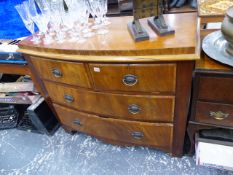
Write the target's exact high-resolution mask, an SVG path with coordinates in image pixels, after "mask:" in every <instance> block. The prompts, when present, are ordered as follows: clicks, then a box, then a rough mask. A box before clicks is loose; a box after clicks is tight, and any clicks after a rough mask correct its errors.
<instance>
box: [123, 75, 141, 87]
mask: <svg viewBox="0 0 233 175" xmlns="http://www.w3.org/2000/svg"><path fill="white" fill-rule="evenodd" d="M122 81H123V83H124V85H126V86H134V85H135V84H137V82H138V78H137V76H136V75H132V74H128V75H125V76H124V77H123V80H122Z"/></svg>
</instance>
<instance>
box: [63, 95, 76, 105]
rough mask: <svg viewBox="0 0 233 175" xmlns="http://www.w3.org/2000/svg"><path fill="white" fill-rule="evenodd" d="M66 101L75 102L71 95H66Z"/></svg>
mask: <svg viewBox="0 0 233 175" xmlns="http://www.w3.org/2000/svg"><path fill="white" fill-rule="evenodd" d="M64 99H65V101H66V102H68V103H72V102H73V101H74V98H73V97H72V96H71V95H64Z"/></svg>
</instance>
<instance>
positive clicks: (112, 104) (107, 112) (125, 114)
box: [45, 82, 175, 122]
mask: <svg viewBox="0 0 233 175" xmlns="http://www.w3.org/2000/svg"><path fill="white" fill-rule="evenodd" d="M45 86H46V89H47V91H48V93H49V95H50V97H51V99H52V100H53V102H55V103H60V104H63V105H66V106H68V107H73V108H75V109H78V110H81V111H87V112H92V113H96V114H99V115H104V116H109V117H113V118H122V119H128V120H140V121H160V122H172V121H173V116H174V105H175V104H174V102H175V98H174V96H153V95H125V94H110V93H101V92H93V91H87V90H81V89H75V88H71V87H68V86H62V85H57V84H55V83H51V82H45ZM54 89H56V91H55V90H54ZM65 95H69V96H72V98H73V101H72V102H67V101H66V100H65V99H64V96H65ZM129 105H137V106H139V108H140V111H139V112H138V113H137V114H133V113H131V112H130V111H129V109H128V108H129ZM164 106H166V107H164Z"/></svg>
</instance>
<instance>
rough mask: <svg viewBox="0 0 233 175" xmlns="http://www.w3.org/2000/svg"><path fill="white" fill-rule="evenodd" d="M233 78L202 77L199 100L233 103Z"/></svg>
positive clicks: (199, 85)
mask: <svg viewBox="0 0 233 175" xmlns="http://www.w3.org/2000/svg"><path fill="white" fill-rule="evenodd" d="M232 87H233V76H232V77H228V78H225V77H209V76H201V77H200V79H199V83H198V87H197V88H198V96H197V98H198V99H199V100H206V101H213V102H223V103H233V93H232Z"/></svg>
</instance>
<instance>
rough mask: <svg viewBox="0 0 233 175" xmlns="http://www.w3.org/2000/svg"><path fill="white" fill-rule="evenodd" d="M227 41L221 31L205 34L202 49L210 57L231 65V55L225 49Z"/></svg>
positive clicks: (232, 62) (232, 56)
mask: <svg viewBox="0 0 233 175" xmlns="http://www.w3.org/2000/svg"><path fill="white" fill-rule="evenodd" d="M227 45H228V43H227V41H226V40H225V39H224V37H223V35H222V32H221V31H216V32H213V33H210V34H209V35H207V36H206V37H205V38H204V39H203V42H202V49H203V50H204V52H205V53H206V54H207V55H208V56H209V57H210V58H212V59H214V60H216V61H219V62H220V63H223V64H227V65H229V66H232V67H233V55H230V54H229V53H228V52H227V51H226V47H227Z"/></svg>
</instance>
